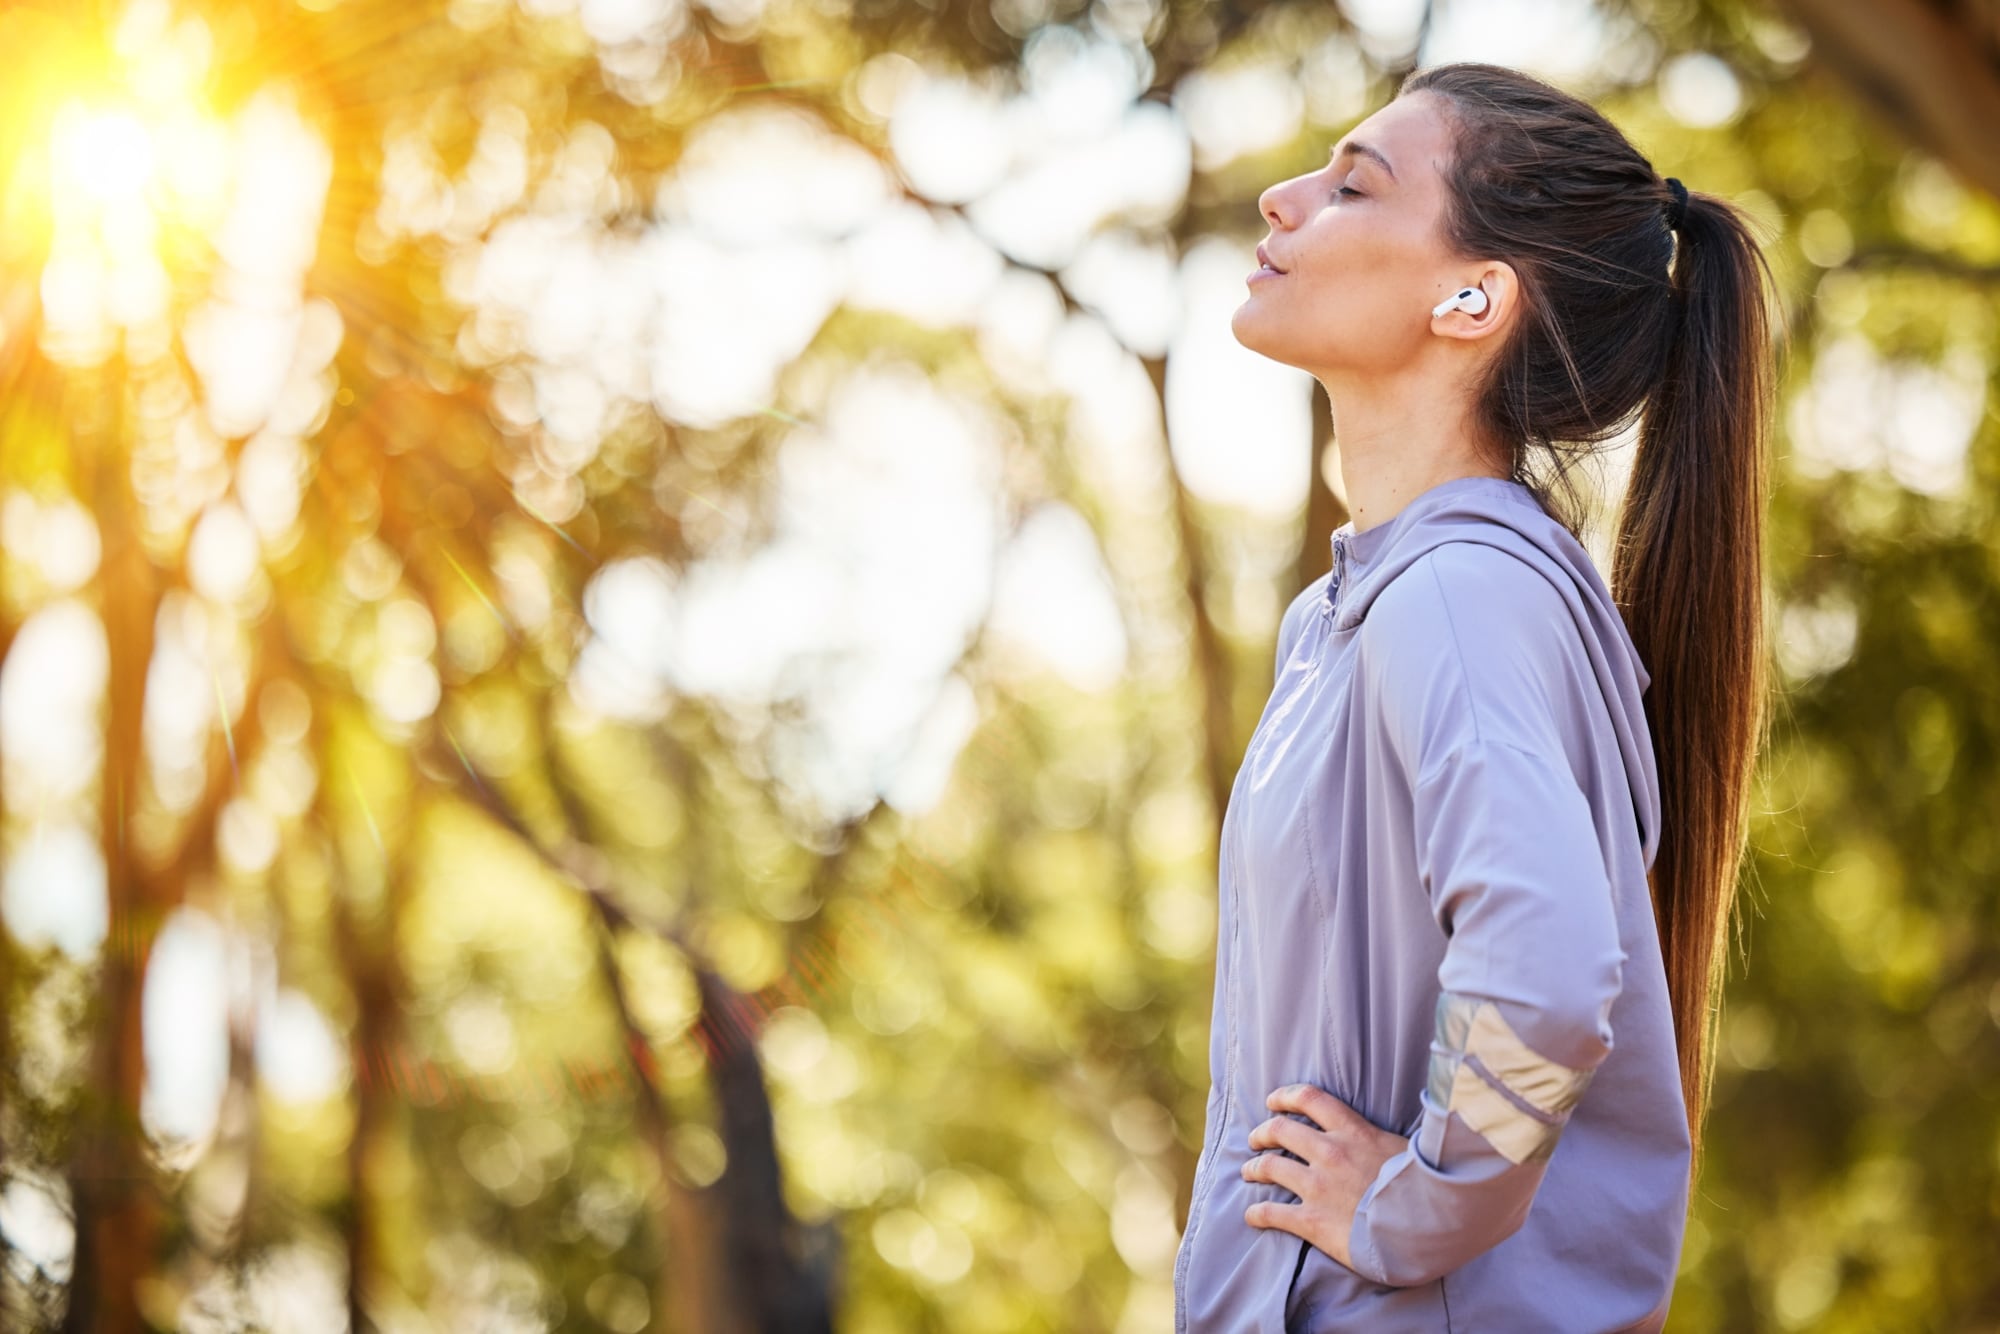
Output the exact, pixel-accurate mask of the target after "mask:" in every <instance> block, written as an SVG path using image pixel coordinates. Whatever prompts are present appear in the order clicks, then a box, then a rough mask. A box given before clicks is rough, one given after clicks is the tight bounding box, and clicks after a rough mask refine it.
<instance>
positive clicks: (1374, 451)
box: [1319, 374, 1506, 533]
mask: <svg viewBox="0 0 2000 1334" xmlns="http://www.w3.org/2000/svg"><path fill="white" fill-rule="evenodd" d="M1319 379H1320V383H1321V384H1322V385H1324V386H1325V387H1326V394H1327V401H1328V402H1329V403H1330V404H1331V405H1332V408H1333V438H1334V440H1335V441H1337V442H1338V443H1339V446H1340V478H1341V482H1342V484H1343V486H1344V487H1345V489H1346V492H1347V509H1348V512H1349V514H1350V515H1351V516H1352V517H1353V519H1354V531H1355V532H1357V533H1359V532H1365V531H1367V530H1368V529H1370V528H1373V527H1375V526H1376V525H1377V524H1383V523H1387V522H1388V521H1389V520H1391V519H1393V518H1395V517H1396V515H1397V514H1399V513H1400V512H1401V511H1402V509H1403V506H1405V505H1407V504H1409V503H1410V501H1412V500H1414V499H1415V498H1416V497H1418V496H1420V495H1422V494H1423V493H1424V492H1425V491H1428V490H1430V488H1432V487H1433V486H1436V485H1438V483H1440V482H1448V481H1450V480H1451V479H1453V478H1454V477H1505V476H1506V473H1505V472H1503V471H1500V470H1498V469H1496V468H1495V467H1494V466H1493V465H1492V463H1491V462H1490V461H1489V460H1488V459H1486V458H1485V457H1482V456H1481V454H1480V453H1479V452H1478V450H1477V449H1476V448H1475V447H1474V445H1473V443H1472V442H1473V441H1474V440H1475V439H1476V433H1475V432H1474V431H1473V429H1472V423H1471V420H1470V404H1469V403H1468V402H1467V396H1466V395H1465V393H1464V392H1463V391H1462V390H1458V389H1453V390H1452V391H1450V392H1445V391H1444V387H1443V386H1441V385H1439V384H1437V383H1436V382H1435V379H1434V378H1430V379H1428V380H1427V382H1425V383H1422V384H1414V383H1411V384H1403V383H1398V382H1396V381H1393V380H1386V381H1385V379H1384V378H1383V377H1382V376H1380V375H1379V374H1377V375H1371V376H1370V377H1368V378H1367V379H1365V380H1348V379H1345V378H1335V377H1333V376H1329V375H1322V376H1320V377H1319Z"/></svg>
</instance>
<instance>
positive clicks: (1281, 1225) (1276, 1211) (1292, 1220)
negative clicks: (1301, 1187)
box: [1243, 1200, 1307, 1237]
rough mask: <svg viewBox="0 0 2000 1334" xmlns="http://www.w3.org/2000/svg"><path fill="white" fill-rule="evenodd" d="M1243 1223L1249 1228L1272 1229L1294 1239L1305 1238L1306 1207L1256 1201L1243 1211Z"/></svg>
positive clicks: (1272, 1201)
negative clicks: (1285, 1233) (1289, 1234)
mask: <svg viewBox="0 0 2000 1334" xmlns="http://www.w3.org/2000/svg"><path fill="white" fill-rule="evenodd" d="M1243 1221H1244V1222H1246V1223H1248V1224H1249V1225H1250V1226H1251V1227H1274V1228H1277V1229H1278V1230H1280V1231H1282V1232H1289V1233H1291V1234H1292V1235H1293V1236H1295V1237H1304V1236H1306V1233H1305V1230H1304V1229H1305V1227H1306V1226H1307V1224H1306V1207H1305V1206H1304V1205H1303V1204H1279V1203H1278V1202H1277V1201H1276V1200H1258V1201H1257V1202H1256V1203H1255V1204H1253V1205H1251V1206H1250V1207H1249V1208H1247V1209H1245V1210H1244V1211H1243Z"/></svg>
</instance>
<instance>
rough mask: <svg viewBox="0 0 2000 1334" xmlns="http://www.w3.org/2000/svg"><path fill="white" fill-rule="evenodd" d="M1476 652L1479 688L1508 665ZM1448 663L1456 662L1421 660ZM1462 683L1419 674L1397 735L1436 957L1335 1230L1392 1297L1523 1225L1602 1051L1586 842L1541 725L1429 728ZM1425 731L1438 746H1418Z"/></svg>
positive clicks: (1595, 873) (1596, 921)
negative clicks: (1387, 1141)
mask: <svg viewBox="0 0 2000 1334" xmlns="http://www.w3.org/2000/svg"><path fill="white" fill-rule="evenodd" d="M1505 637H1506V636H1504V635H1502V636H1500V638H1501V639H1504V638H1505ZM1484 647H1490V648H1491V649H1492V653H1491V655H1490V656H1489V657H1483V658H1482V659H1481V665H1482V671H1484V672H1486V676H1485V677H1483V678H1482V679H1488V680H1490V679H1492V677H1494V676H1498V677H1500V678H1501V679H1505V678H1506V677H1508V676H1510V675H1512V674H1513V672H1514V671H1515V670H1516V669H1518V668H1519V667H1521V666H1523V665H1525V664H1524V663H1523V662H1522V661H1520V660H1519V655H1518V651H1517V650H1515V649H1513V648H1512V647H1511V646H1510V645H1508V644H1506V643H1504V642H1491V641H1489V643H1488V645H1485V646H1484ZM1447 656H1448V657H1451V658H1454V659H1455V658H1456V657H1457V655H1456V653H1454V652H1450V650H1447V652H1446V653H1445V654H1441V655H1439V656H1437V657H1433V658H1432V659H1431V661H1432V662H1433V663H1434V664H1435V663H1438V662H1439V661H1440V660H1441V658H1443V657H1447ZM1510 659H1514V660H1512V661H1510ZM1455 668H1456V669H1457V670H1462V663H1458V664H1455ZM1537 670H1546V668H1545V667H1542V668H1537ZM1419 675H1422V673H1419ZM1460 680H1461V681H1463V680H1464V678H1462V677H1461V678H1460ZM1522 681H1523V685H1524V686H1525V685H1526V681H1525V678H1522ZM1541 684H1542V686H1543V687H1545V688H1546V686H1547V685H1548V680H1547V678H1546V677H1544V678H1543V679H1542V681H1541ZM1466 688H1467V687H1465V686H1462V685H1460V686H1443V687H1441V686H1440V685H1439V678H1438V676H1437V675H1436V674H1432V675H1431V676H1430V679H1429V680H1428V681H1427V682H1426V683H1425V685H1424V693H1426V694H1427V695H1428V696H1429V700H1430V704H1429V705H1428V706H1427V707H1425V708H1421V709H1419V710H1417V711H1416V712H1415V713H1414V714H1413V715H1412V716H1411V717H1409V718H1408V720H1407V721H1408V723H1409V725H1410V729H1411V730H1410V731H1408V732H1406V733H1405V735H1406V737H1408V738H1409V743H1408V744H1409V749H1410V750H1411V751H1412V752H1413V755H1412V758H1414V759H1415V760H1416V761H1417V763H1416V764H1413V765H1411V766H1409V770H1408V771H1410V772H1414V773H1415V775H1416V776H1415V778H1414V780H1413V783H1412V790H1411V810H1412V813H1413V817H1414V819H1413V824H1414V832H1415V837H1416V844H1417V846H1416V865H1417V867H1418V870H1419V873H1420V878H1421V880H1422V883H1423V889H1424V892H1425V893H1426V894H1427V895H1428V896H1429V900H1430V907H1431V911H1432V914H1433V916H1434V917H1435V918H1436V920H1437V923H1438V925H1439V927H1440V928H1441V929H1442V931H1443V932H1444V934H1445V936H1446V946H1445V953H1444V958H1443V961H1442V963H1441V964H1440V965H1439V968H1438V984H1439V994H1438V998H1437V1005H1436V1015H1435V1019H1436V1023H1435V1031H1434V1033H1433V1035H1432V1038H1431V1043H1430V1058H1429V1066H1428V1079H1427V1081H1426V1084H1425V1087H1424V1089H1423V1091H1422V1092H1421V1094H1420V1102H1421V1105H1422V1115H1421V1118H1420V1119H1419V1121H1418V1123H1417V1129H1416V1131H1415V1132H1414V1133H1413V1134H1412V1135H1411V1137H1410V1142H1409V1144H1408V1145H1407V1146H1406V1147H1405V1148H1403V1149H1402V1150H1401V1151H1399V1152H1398V1153H1397V1154H1396V1155H1395V1156H1393V1157H1392V1158H1390V1159H1389V1160H1388V1161H1387V1162H1385V1163H1384V1164H1383V1165H1382V1167H1381V1169H1380V1171H1379V1172H1378V1173H1377V1174H1376V1177H1375V1179H1374V1181H1373V1182H1372V1183H1371V1184H1370V1185H1369V1187H1368V1189H1367V1190H1366V1192H1365V1193H1364V1194H1363V1195H1362V1197H1361V1201H1360V1204H1359V1206H1358V1207H1357V1209H1356V1211H1355V1215H1354V1224H1353V1229H1352V1231H1351V1233H1350V1234H1349V1250H1350V1252H1351V1258H1352V1265H1353V1268H1354V1269H1355V1271H1356V1272H1357V1273H1359V1274H1361V1275H1363V1276H1364V1277H1366V1278H1369V1279H1371V1280H1373V1281H1375V1282H1377V1283H1384V1284H1390V1285H1394V1286H1408V1285H1413V1284H1419V1283H1428V1282H1430V1281H1432V1280H1434V1279H1436V1278H1437V1277H1439V1276H1440V1275H1442V1274H1446V1273H1449V1272H1450V1271H1451V1270H1453V1269H1455V1268H1457V1267H1458V1266H1460V1265H1462V1264H1464V1263H1465V1262H1466V1261H1468V1260H1471V1259H1473V1258H1474V1257H1476V1256H1478V1255H1480V1254H1481V1253H1483V1252H1484V1251H1486V1250H1488V1249H1490V1248H1491V1247H1493V1246H1495V1245H1497V1244H1499V1243H1500V1242H1502V1241H1504V1240H1506V1239H1507V1238H1508V1237H1509V1236H1511V1235H1513V1233H1514V1232H1515V1231H1516V1230H1517V1229H1518V1228H1519V1227H1520V1226H1521V1224H1522V1223H1523V1222H1524V1221H1526V1219H1527V1216H1528V1211H1529V1207H1530V1206H1531V1205H1532V1204H1533V1203H1534V1199H1535V1192H1536V1190H1537V1188H1538V1187H1539V1186H1540V1184H1541V1181H1542V1177H1543V1175H1544V1174H1545V1172H1546V1170H1547V1167H1548V1161H1549V1156H1550V1154H1552V1153H1553V1152H1554V1151H1555V1147H1556V1142H1557V1140H1558V1138H1559V1137H1560V1136H1561V1134H1562V1131H1563V1127H1564V1125H1565V1124H1566V1123H1567V1122H1568V1120H1569V1116H1570V1111H1571V1109H1572V1108H1573V1107H1574V1106H1575V1105H1576V1102H1577V1100H1578V1098H1579V1097H1581V1096H1582V1094H1583V1091H1584V1088H1585V1086H1586V1085H1588V1084H1589V1082H1590V1078H1591V1076H1592V1074H1594V1073H1595V1071H1596V1069H1597V1067H1598V1066H1599V1065H1600V1064H1601V1063H1602V1062H1603V1060H1604V1058H1605V1057H1606V1056H1608V1055H1609V1054H1610V1051H1611V1044H1612V1032H1611V1025H1610V1013H1611V1007H1612V1003H1613V1001H1615V1000H1616V999H1617V997H1618V994H1619V991H1620V988H1621V986H1622V981H1623V966H1624V961H1625V953H1624V950H1623V949H1622V947H1621V946H1620V944H1619V939H1618V923H1617V918H1616V913H1615V908H1614V905H1613V902H1612V897H1611V887H1610V882H1609V876H1608V873H1607V871H1606V868H1605V861H1604V855H1603V849H1602V846H1601V844H1600V842H1599V839H1598V835H1597V828H1596V824H1595V821H1594V819H1593V815H1592V811H1591V807H1590V803H1589V799H1588V798H1587V797H1586V795H1585V793H1584V792H1583V790H1582V788H1581V786H1580V785H1579V784H1578V782H1577V780H1576V777H1575V774H1574V773H1573V771H1572V770H1571V768H1570V764H1569V761H1568V759H1567V758H1566V757H1565V755H1564V753H1563V751H1562V748H1561V745H1560V743H1559V741H1557V740H1556V739H1555V738H1556V733H1555V730H1554V729H1553V728H1548V729H1546V730H1544V729H1542V728H1540V727H1528V728H1505V727H1501V728H1495V727H1491V726H1489V727H1488V728H1486V729H1484V730H1480V729H1478V728H1477V726H1476V716H1477V715H1476V710H1475V711H1474V716H1475V726H1474V728H1473V729H1472V730H1470V731H1469V732H1468V731H1467V730H1466V729H1465V728H1462V727H1451V726H1448V725H1446V720H1445V719H1444V718H1442V717H1441V716H1440V714H1439V710H1440V709H1441V708H1443V709H1450V708H1454V707H1457V706H1456V705H1455V703H1454V702H1453V697H1454V696H1455V695H1456V694H1457V693H1458V692H1460V691H1461V690H1463V689H1466ZM1533 693H1534V692H1532V691H1528V690H1526V689H1523V690H1520V691H1516V692H1514V693H1513V694H1512V695H1511V698H1512V699H1514V700H1515V701H1517V702H1518V701H1519V700H1521V699H1523V698H1526V697H1528V696H1529V695H1531V694H1533ZM1468 707H1469V706H1468ZM1492 721H1496V720H1494V719H1492V718H1491V716H1490V715H1489V723H1490V722H1492ZM1427 724H1428V725H1427ZM1427 735H1437V736H1442V737H1445V738H1448V739H1445V740H1439V741H1436V742H1434V743H1431V744H1429V745H1427V744H1426V742H1425V740H1424V737H1426V736H1427ZM1503 737H1504V738H1505V739H1502V738H1503ZM1427 750H1428V751H1429V752H1430V753H1425V752H1426V751H1427Z"/></svg>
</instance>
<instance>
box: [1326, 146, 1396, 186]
mask: <svg viewBox="0 0 2000 1334" xmlns="http://www.w3.org/2000/svg"><path fill="white" fill-rule="evenodd" d="M1342 153H1358V154H1360V155H1361V156H1362V157H1366V158H1373V159H1375V161H1377V162H1379V163H1381V164H1382V170H1384V171H1386V172H1388V173H1389V179H1390V180H1392V181H1393V180H1395V179H1396V169H1395V168H1394V167H1392V166H1390V165H1389V159H1388V158H1386V157H1383V156H1382V150H1381V149H1379V148H1377V147H1375V145H1373V144H1364V143H1362V142H1361V141H1360V140H1358V139H1357V140H1354V141H1351V142H1350V143H1348V144H1347V145H1346V146H1345V147H1342V146H1341V145H1339V144H1335V145H1334V146H1333V150H1332V151H1331V152H1329V153H1328V154H1327V155H1326V160H1327V161H1328V162H1331V161H1333V160H1334V159H1335V158H1337V157H1339V156H1340V155H1341V154H1342ZM1399 183H1400V182H1399Z"/></svg>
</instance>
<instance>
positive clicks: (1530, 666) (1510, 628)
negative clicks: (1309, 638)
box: [1358, 541, 1577, 773]
mask: <svg viewBox="0 0 2000 1334" xmlns="http://www.w3.org/2000/svg"><path fill="white" fill-rule="evenodd" d="M1358 633H1359V636H1360V641H1359V654H1360V668H1361V670H1362V671H1363V672H1365V673H1366V676H1367V679H1368V682H1369V685H1370V687H1371V689H1372V692H1373V694H1374V696H1375V698H1376V699H1377V701H1378V702H1379V704H1380V707H1381V709H1382V711H1383V714H1384V720H1385V722H1386V723H1387V724H1388V725H1389V729H1390V734H1391V738H1392V739H1399V738H1400V739H1401V740H1402V741H1403V742H1404V743H1405V744H1406V745H1407V747H1408V750H1407V753H1408V754H1409V755H1410V756H1411V757H1412V758H1413V759H1415V758H1417V757H1419V756H1420V755H1429V754H1434V753H1436V752H1437V751H1438V750H1439V749H1440V748H1443V747H1449V746H1452V745H1456V744H1461V743H1463V742H1469V741H1504V742H1509V743H1511V744H1515V745H1538V744H1540V743H1544V742H1547V741H1549V740H1552V739H1553V732H1552V731H1551V730H1550V729H1549V728H1548V727H1547V726H1545V724H1546V723H1547V722H1548V721H1549V720H1551V718H1552V716H1553V713H1554V711H1555V709H1556V701H1557V700H1558V699H1559V698H1560V696H1561V693H1562V691H1563V690H1564V689H1565V688H1566V687H1565V685H1564V682H1565V681H1566V680H1567V679H1568V677H1569V675H1570V673H1571V672H1572V671H1573V670H1574V668H1575V656H1574V654H1573V653H1572V651H1571V649H1572V645H1571V643H1570V641H1572V640H1574V639H1576V637H1577V631H1576V626H1575V623H1574V621H1573V620H1572V618H1571V615H1570V610H1569V607H1568V604H1567V603H1566V602H1565V600H1564V598H1563V595H1562V594H1561V592H1559V591H1558V590H1557V588H1556V587H1555V585H1554V584H1552V583H1551V582H1550V581H1549V579H1548V577H1547V576H1546V575H1544V574H1543V573H1542V571H1541V570H1539V569H1538V568H1536V567H1535V566H1534V565H1531V564H1530V563H1528V561H1526V560H1524V559H1522V558H1521V557H1519V556H1516V555H1514V554H1513V553H1511V552H1509V551H1506V550H1503V549H1501V548H1500V547H1496V546H1492V545H1489V544H1487V543H1484V542H1467V541H1450V542H1442V543H1440V544H1438V545H1437V546H1435V547H1433V548H1432V549H1431V550H1429V551H1427V552H1425V553H1424V554H1423V555H1422V556H1421V557H1419V558H1418V559H1417V560H1416V561H1414V562H1412V563H1411V564H1410V566H1409V567H1408V568H1406V569H1404V570H1402V571H1401V572H1400V573H1398V574H1397V575H1396V577H1395V579H1394V581H1393V582H1391V583H1390V585H1389V586H1388V587H1387V588H1385V589H1383V590H1382V592H1381V593H1380V594H1379V595H1378V596H1377V597H1376V599H1375V601H1374V603H1373V605H1371V606H1370V607H1369V609H1368V615H1367V617H1366V618H1365V619H1364V620H1363V621H1362V623H1361V626H1360V628H1359V631H1358ZM1412 772H1413V773H1414V772H1415V769H1414V767H1413V769H1412Z"/></svg>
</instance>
